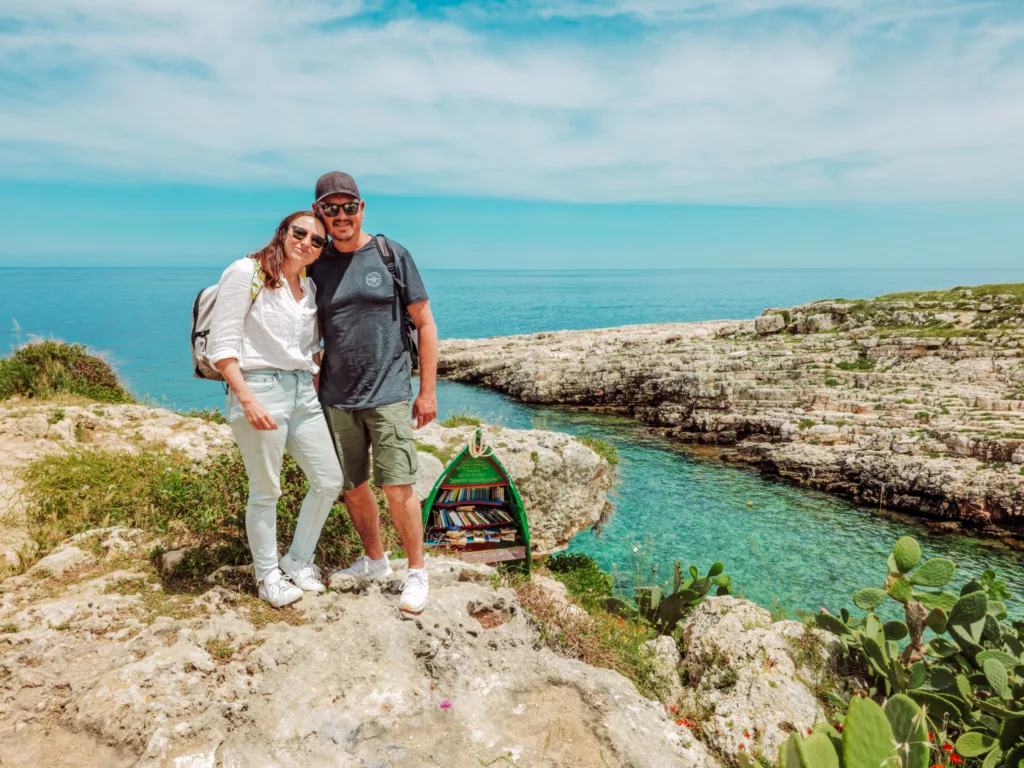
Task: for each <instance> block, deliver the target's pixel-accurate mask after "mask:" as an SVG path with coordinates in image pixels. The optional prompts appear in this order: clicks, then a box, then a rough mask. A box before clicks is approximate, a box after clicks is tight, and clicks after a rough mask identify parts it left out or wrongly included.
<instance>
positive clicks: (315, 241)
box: [288, 226, 327, 251]
mask: <svg viewBox="0 0 1024 768" xmlns="http://www.w3.org/2000/svg"><path fill="white" fill-rule="evenodd" d="M288 229H290V230H291V232H292V237H294V238H295V239H296V240H298V241H299V242H300V243H301V242H302V241H303V240H305V239H306V235H309V231H308V230H305V229H303V228H302V227H295V226H291V227H288ZM309 244H310V245H312V246H313V247H314V248H316V249H317V250H318V251H319V250H320V249H321V248H323V247H324V246H325V245H327V239H326V238H323V237H320V235H310V238H309Z"/></svg>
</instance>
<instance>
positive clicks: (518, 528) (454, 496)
mask: <svg viewBox="0 0 1024 768" xmlns="http://www.w3.org/2000/svg"><path fill="white" fill-rule="evenodd" d="M474 439H475V441H476V442H475V445H476V446H477V450H476V451H471V449H470V445H466V446H464V447H463V448H462V450H461V451H459V454H458V455H457V456H456V457H455V458H454V459H452V460H451V461H450V462H448V466H447V467H445V469H444V472H442V473H441V476H440V477H439V478H438V479H437V482H436V483H435V484H434V487H433V489H432V490H431V491H430V494H429V495H428V496H427V498H426V500H425V501H424V502H423V538H424V544H425V547H426V550H427V551H428V552H430V551H431V550H434V551H444V552H445V554H449V555H453V556H455V557H458V558H460V559H462V560H468V561H470V562H477V563H486V564H488V565H494V564H495V563H500V562H510V563H522V564H525V567H526V570H527V571H529V570H530V568H531V567H532V565H533V555H532V553H531V551H530V526H529V523H528V522H527V519H526V511H525V510H524V509H523V500H522V498H520V496H519V490H518V489H517V488H516V484H515V483H514V482H513V481H512V478H511V476H510V475H509V474H508V472H507V471H506V470H505V467H503V466H502V464H501V462H500V461H499V460H498V457H497V456H495V455H494V453H493V452H492V451H491V449H490V448H484V449H483V455H478V456H474V455H473V454H474V453H478V452H479V450H480V446H481V441H482V436H481V433H480V430H477V433H476V435H475V438H474Z"/></svg>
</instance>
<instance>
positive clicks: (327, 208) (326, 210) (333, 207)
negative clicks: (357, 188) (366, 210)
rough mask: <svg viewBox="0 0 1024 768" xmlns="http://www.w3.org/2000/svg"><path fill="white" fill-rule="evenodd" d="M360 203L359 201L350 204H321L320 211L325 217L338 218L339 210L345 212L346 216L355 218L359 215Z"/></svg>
mask: <svg viewBox="0 0 1024 768" xmlns="http://www.w3.org/2000/svg"><path fill="white" fill-rule="evenodd" d="M359 203H360V201H359V200H353V201H352V202H350V203H320V210H321V211H322V212H323V214H324V216H337V215H338V211H339V210H342V211H344V212H345V215H346V216H355V215H356V214H357V213H359Z"/></svg>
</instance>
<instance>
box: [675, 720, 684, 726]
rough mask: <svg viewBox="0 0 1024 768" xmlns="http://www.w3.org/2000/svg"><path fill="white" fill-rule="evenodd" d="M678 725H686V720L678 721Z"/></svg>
mask: <svg viewBox="0 0 1024 768" xmlns="http://www.w3.org/2000/svg"><path fill="white" fill-rule="evenodd" d="M676 725H686V720H685V719H682V720H676Z"/></svg>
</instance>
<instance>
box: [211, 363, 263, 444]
mask: <svg viewBox="0 0 1024 768" xmlns="http://www.w3.org/2000/svg"><path fill="white" fill-rule="evenodd" d="M214 365H216V366H217V370H218V371H220V372H221V374H222V375H223V376H224V380H225V381H226V382H227V383H228V386H229V387H231V391H232V392H234V393H235V397H237V398H238V403H239V405H241V406H242V410H243V411H245V418H247V419H248V420H249V423H250V424H252V425H253V427H254V428H255V429H277V422H276V421H274V419H273V417H272V416H271V415H270V412H269V411H268V410H267V409H266V408H265V407H264V406H263V403H261V402H260V401H259V400H258V399H256V395H254V394H253V393H252V390H250V389H249V385H248V384H246V383H245V377H244V376H242V369H241V368H239V367H238V360H237V359H236V358H234V357H226V358H224V359H223V360H218V361H217V362H216V363H214Z"/></svg>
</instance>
